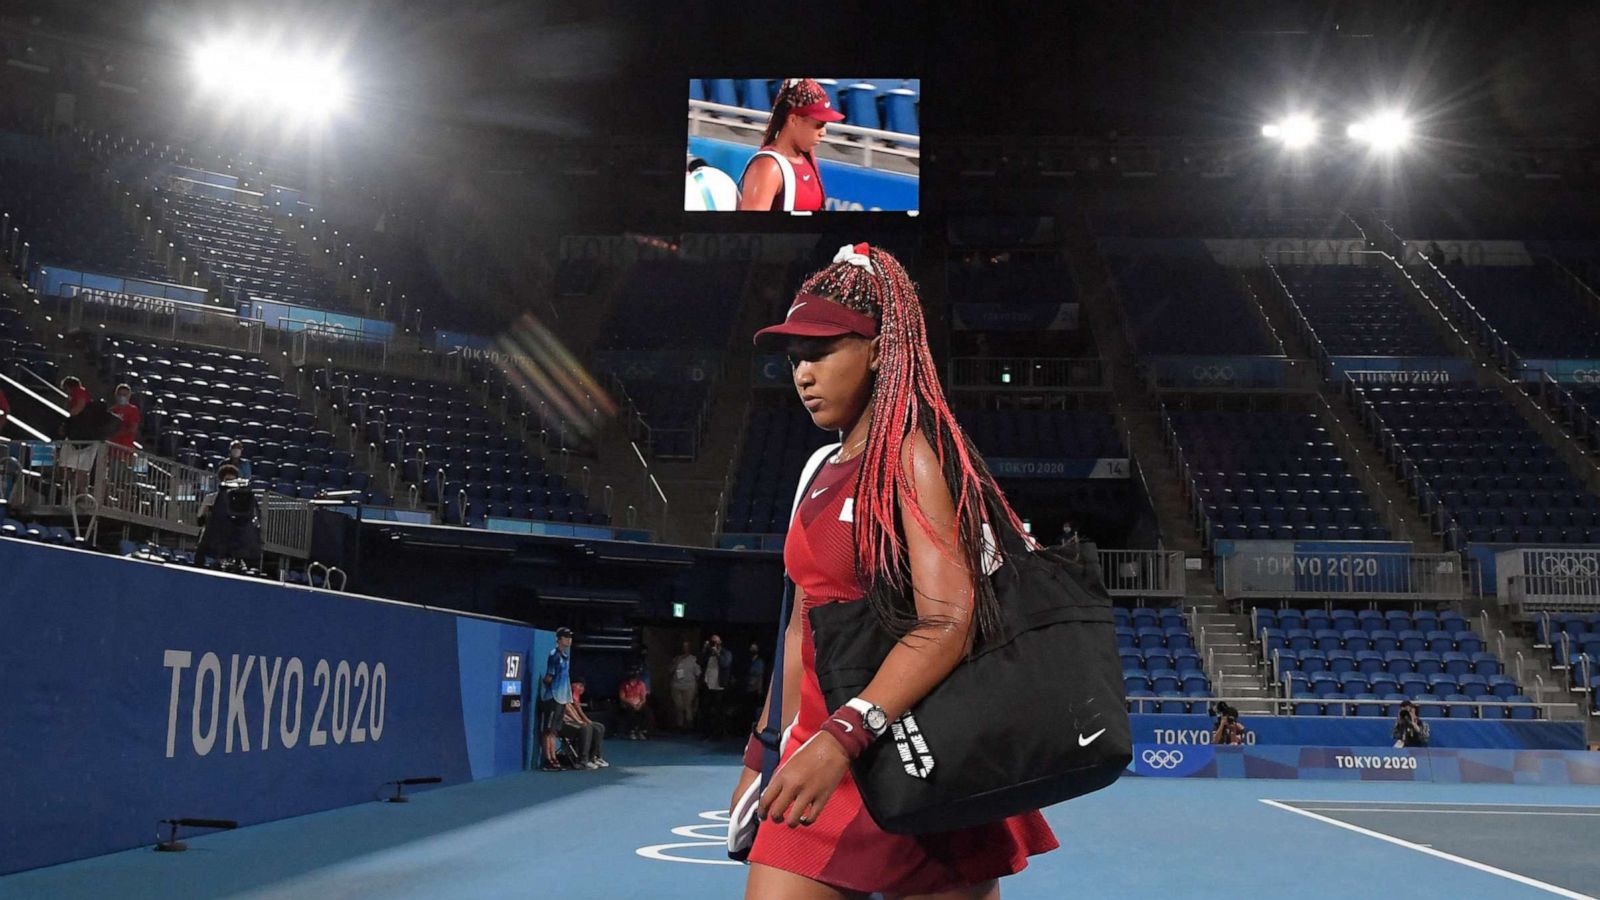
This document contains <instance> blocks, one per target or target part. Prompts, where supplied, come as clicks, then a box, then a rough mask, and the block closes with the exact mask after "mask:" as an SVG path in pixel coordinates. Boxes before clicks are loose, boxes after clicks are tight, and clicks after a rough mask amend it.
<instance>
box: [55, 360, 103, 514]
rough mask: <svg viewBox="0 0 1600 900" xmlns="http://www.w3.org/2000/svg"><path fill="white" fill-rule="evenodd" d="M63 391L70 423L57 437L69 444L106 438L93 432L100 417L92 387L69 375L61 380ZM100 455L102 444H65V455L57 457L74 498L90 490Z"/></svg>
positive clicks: (63, 424) (62, 453)
mask: <svg viewBox="0 0 1600 900" xmlns="http://www.w3.org/2000/svg"><path fill="white" fill-rule="evenodd" d="M61 391H62V393H64V394H66V395H67V420H66V421H65V422H63V423H62V424H61V432H60V434H58V435H57V436H58V437H60V438H63V439H65V440H67V441H98V440H100V439H102V438H103V437H104V435H103V434H94V433H92V432H93V431H94V428H93V425H94V423H92V422H91V421H90V420H91V419H94V418H96V410H93V409H90V406H91V403H92V398H91V397H90V396H89V390H88V388H85V387H84V386H83V382H82V381H81V380H79V379H78V377H77V376H76V375H68V376H67V377H65V378H63V379H61ZM95 405H96V406H98V404H95ZM99 411H100V412H103V411H104V410H103V409H101V410H99ZM99 453H100V447H99V446H98V445H95V446H71V445H68V444H63V445H62V447H61V452H60V454H59V455H58V456H57V457H56V465H57V466H58V467H59V468H60V470H61V472H62V473H63V476H64V481H65V486H66V488H67V490H68V491H69V492H70V493H71V494H72V495H73V496H77V495H78V494H81V493H83V492H84V491H86V490H88V487H89V472H90V471H92V470H93V469H94V462H95V459H96V458H97V457H98V455H99ZM66 473H70V475H67V474H66Z"/></svg>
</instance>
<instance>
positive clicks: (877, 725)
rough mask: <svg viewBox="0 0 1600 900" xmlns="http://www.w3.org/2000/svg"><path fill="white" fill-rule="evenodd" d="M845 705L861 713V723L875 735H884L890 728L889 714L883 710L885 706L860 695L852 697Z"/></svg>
mask: <svg viewBox="0 0 1600 900" xmlns="http://www.w3.org/2000/svg"><path fill="white" fill-rule="evenodd" d="M844 705H845V706H848V707H850V708H851V709H853V710H855V711H856V712H858V713H860V714H861V724H862V725H864V726H866V729H867V733H868V734H870V735H872V736H873V737H875V738H876V737H883V733H884V732H885V731H888V730H889V714H888V713H886V712H884V711H883V707H881V706H873V705H872V704H871V703H868V702H867V701H865V700H863V699H861V698H860V697H852V698H850V699H849V700H846V701H845V703H844Z"/></svg>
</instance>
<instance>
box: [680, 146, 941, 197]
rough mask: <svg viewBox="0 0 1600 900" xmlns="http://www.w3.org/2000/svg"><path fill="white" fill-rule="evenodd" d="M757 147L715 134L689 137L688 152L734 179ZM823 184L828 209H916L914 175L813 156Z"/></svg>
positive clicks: (916, 181) (916, 193)
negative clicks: (707, 136)
mask: <svg viewBox="0 0 1600 900" xmlns="http://www.w3.org/2000/svg"><path fill="white" fill-rule="evenodd" d="M757 149H758V148H756V147H753V146H751V145H749V144H737V143H734V142H732V141H719V140H717V139H715V138H705V137H691V138H689V153H690V154H691V155H693V156H698V157H700V158H701V159H703V160H705V161H706V162H707V163H708V164H710V165H712V166H715V167H716V168H718V169H721V170H722V171H724V172H726V173H727V174H728V177H729V178H732V179H733V180H734V181H735V182H737V181H738V180H739V179H740V177H741V176H743V175H744V167H745V165H746V164H748V163H749V162H750V157H752V156H754V155H755V153H756V150H757ZM817 168H818V169H819V170H820V171H821V174H822V184H823V186H824V188H826V192H827V201H826V206H825V207H824V208H825V209H827V210H828V211H872V212H881V211H883V210H891V211H903V210H912V209H918V208H919V206H918V202H919V193H918V192H919V189H918V182H919V179H918V178H917V177H916V176H914V175H903V174H901V173H899V172H885V171H882V170H880V169H868V168H865V167H863V166H853V165H850V164H849V163H842V162H835V161H833V160H830V159H819V160H817Z"/></svg>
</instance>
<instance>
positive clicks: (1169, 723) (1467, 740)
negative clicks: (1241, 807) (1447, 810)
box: [1130, 713, 1600, 759]
mask: <svg viewBox="0 0 1600 900" xmlns="http://www.w3.org/2000/svg"><path fill="white" fill-rule="evenodd" d="M1130 720H1131V722H1132V725H1133V740H1134V743H1146V744H1169V745H1173V746H1200V745H1204V744H1209V743H1211V730H1212V728H1213V727H1214V726H1215V724H1216V723H1215V722H1214V721H1213V720H1212V719H1211V717H1209V716H1203V715H1197V714H1194V713H1189V714H1179V713H1134V714H1133V715H1132V716H1131V717H1130ZM1239 723H1240V724H1241V725H1243V726H1244V728H1245V743H1246V744H1251V745H1267V744H1273V745H1283V746H1358V747H1386V746H1389V745H1391V744H1393V743H1394V737H1393V736H1392V735H1391V733H1390V730H1391V729H1392V728H1393V727H1394V721H1393V720H1392V719H1385V718H1381V717H1377V716H1373V717H1362V716H1252V715H1249V714H1244V715H1241V716H1240V717H1239ZM1428 727H1429V729H1430V731H1431V732H1432V736H1433V746H1435V747H1453V748H1472V749H1500V750H1582V749H1583V748H1584V746H1585V745H1584V742H1583V723H1582V722H1551V721H1541V720H1523V719H1518V720H1515V721H1503V722H1494V721H1484V720H1477V719H1474V720H1467V719H1429V720H1428ZM1597 759H1600V757H1597Z"/></svg>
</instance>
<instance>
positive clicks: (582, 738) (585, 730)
mask: <svg viewBox="0 0 1600 900" xmlns="http://www.w3.org/2000/svg"><path fill="white" fill-rule="evenodd" d="M583 687H584V685H583V679H582V678H579V679H576V680H574V681H573V682H572V700H571V701H570V702H568V703H567V704H566V706H565V707H563V708H562V711H561V736H562V737H564V738H566V739H567V740H569V741H572V742H573V749H574V750H575V751H576V752H577V754H578V766H579V767H581V768H584V769H604V768H606V767H608V766H610V765H611V763H608V762H606V761H605V758H604V757H602V756H601V755H600V751H601V749H602V744H603V743H604V742H605V739H606V727H605V726H604V725H601V724H600V723H599V722H596V721H595V720H593V719H591V718H589V714H588V713H585V712H584V711H583Z"/></svg>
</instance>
